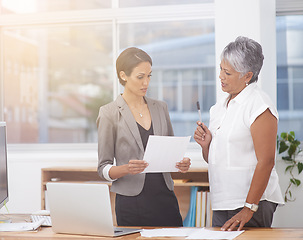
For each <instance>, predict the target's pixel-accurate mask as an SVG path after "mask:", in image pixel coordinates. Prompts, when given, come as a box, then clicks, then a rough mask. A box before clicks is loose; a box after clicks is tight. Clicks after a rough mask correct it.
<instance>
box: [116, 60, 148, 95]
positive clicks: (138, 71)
mask: <svg viewBox="0 0 303 240" xmlns="http://www.w3.org/2000/svg"><path fill="white" fill-rule="evenodd" d="M151 72H152V69H151V65H150V63H149V62H142V63H139V64H138V65H137V66H136V67H135V68H134V69H133V71H132V73H131V74H130V76H126V74H125V73H124V72H121V73H120V76H121V78H122V79H124V80H125V86H124V91H128V92H129V93H132V94H134V95H136V96H142V97H143V96H145V94H146V92H147V89H148V85H149V81H150V77H151Z"/></svg>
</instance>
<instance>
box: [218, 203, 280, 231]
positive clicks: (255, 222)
mask: <svg viewBox="0 0 303 240" xmlns="http://www.w3.org/2000/svg"><path fill="white" fill-rule="evenodd" d="M277 205H278V204H276V203H273V202H269V201H266V200H264V201H260V202H259V208H258V211H257V212H255V213H254V214H253V216H252V218H251V219H250V220H249V221H248V222H247V223H246V224H245V225H244V226H245V227H271V224H272V220H273V215H274V212H275V211H276V208H277ZM242 209H243V208H238V209H235V210H226V211H217V210H216V211H213V221H212V226H213V227H222V226H223V225H224V223H225V222H226V221H227V220H229V219H230V218H232V217H233V216H234V215H236V214H237V213H238V212H240V211H241V210H242Z"/></svg>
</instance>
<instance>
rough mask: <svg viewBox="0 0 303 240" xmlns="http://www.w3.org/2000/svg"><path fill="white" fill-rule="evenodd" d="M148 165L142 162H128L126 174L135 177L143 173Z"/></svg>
mask: <svg viewBox="0 0 303 240" xmlns="http://www.w3.org/2000/svg"><path fill="white" fill-rule="evenodd" d="M147 166H148V163H147V162H146V161H144V160H129V162H128V164H127V169H128V174H131V175H135V174H138V173H141V172H143V171H144V169H145V168H147Z"/></svg>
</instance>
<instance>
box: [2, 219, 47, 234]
mask: <svg viewBox="0 0 303 240" xmlns="http://www.w3.org/2000/svg"><path fill="white" fill-rule="evenodd" d="M44 221H45V220H44V219H41V220H39V221H37V222H21V223H1V224H0V232H24V231H34V230H36V229H37V228H38V227H40V226H41V225H42V223H43V222H44Z"/></svg>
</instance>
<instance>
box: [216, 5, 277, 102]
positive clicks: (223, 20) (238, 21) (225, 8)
mask: <svg viewBox="0 0 303 240" xmlns="http://www.w3.org/2000/svg"><path fill="white" fill-rule="evenodd" d="M215 36H216V68H217V70H216V73H217V76H216V77H217V98H220V97H221V96H223V94H224V93H223V92H222V90H221V86H220V81H219V77H218V76H219V70H220V69H219V65H220V55H221V52H222V50H223V49H224V47H225V46H226V45H227V44H228V43H229V42H231V41H234V40H235V39H236V37H238V36H245V37H249V38H251V39H254V40H255V41H257V42H259V43H260V44H261V46H262V48H263V55H264V63H263V67H262V69H261V72H260V75H259V79H258V85H259V86H260V87H261V88H262V89H263V90H264V91H265V92H266V93H267V94H268V95H269V96H270V98H271V99H272V101H273V103H274V104H275V105H276V102H277V100H276V99H277V91H276V90H277V84H276V76H277V74H276V2H275V0H215Z"/></svg>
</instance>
